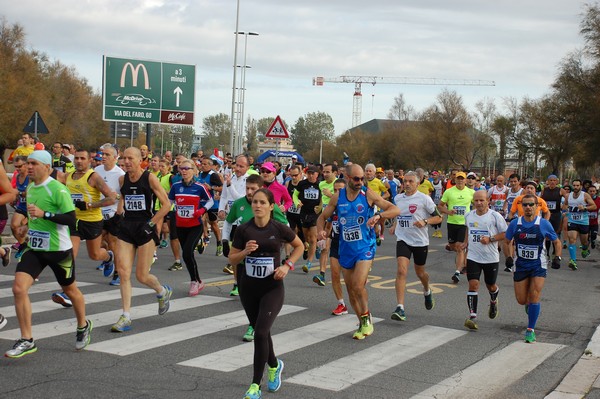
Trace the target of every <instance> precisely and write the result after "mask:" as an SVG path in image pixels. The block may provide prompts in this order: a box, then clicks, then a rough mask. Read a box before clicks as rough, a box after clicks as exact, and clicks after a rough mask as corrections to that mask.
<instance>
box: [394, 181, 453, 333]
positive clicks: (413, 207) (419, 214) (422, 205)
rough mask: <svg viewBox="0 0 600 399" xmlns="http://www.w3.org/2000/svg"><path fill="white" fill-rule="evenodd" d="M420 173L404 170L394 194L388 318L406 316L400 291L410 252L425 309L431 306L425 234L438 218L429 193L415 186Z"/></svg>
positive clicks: (439, 217) (417, 185)
mask: <svg viewBox="0 0 600 399" xmlns="http://www.w3.org/2000/svg"><path fill="white" fill-rule="evenodd" d="M419 181H420V177H419V174H418V173H417V172H412V171H411V172H407V173H406V174H405V175H404V193H402V194H398V195H396V197H395V198H394V203H395V204H396V206H397V207H398V208H399V209H400V215H399V216H397V217H396V220H394V224H393V226H392V227H391V228H390V234H394V233H395V234H396V239H397V242H396V258H397V261H398V269H397V272H396V283H395V287H396V300H397V302H396V303H397V305H396V310H394V313H392V320H398V321H404V320H406V313H405V311H404V294H405V291H406V275H407V274H408V266H409V264H410V258H411V256H413V255H414V257H415V261H414V267H415V273H416V275H417V277H418V278H419V280H420V281H421V284H422V285H423V295H424V296H425V309H427V310H431V309H433V307H434V306H435V301H434V299H433V293H432V292H431V288H430V287H429V274H427V272H426V271H425V263H426V262H427V254H428V252H429V234H428V231H427V226H428V225H429V224H438V223H441V222H442V217H441V216H440V214H439V212H438V210H437V207H436V206H435V204H434V202H433V200H432V199H431V196H429V195H427V194H423V193H422V192H420V191H419V190H418V187H419Z"/></svg>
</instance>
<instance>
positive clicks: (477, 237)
mask: <svg viewBox="0 0 600 399" xmlns="http://www.w3.org/2000/svg"><path fill="white" fill-rule="evenodd" d="M469 235H470V236H471V242H472V243H478V242H481V238H482V237H487V236H490V232H489V231H487V230H469Z"/></svg>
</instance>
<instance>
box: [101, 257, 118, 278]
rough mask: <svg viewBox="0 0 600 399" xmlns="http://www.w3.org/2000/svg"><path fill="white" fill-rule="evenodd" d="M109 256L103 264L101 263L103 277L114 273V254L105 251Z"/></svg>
mask: <svg viewBox="0 0 600 399" xmlns="http://www.w3.org/2000/svg"><path fill="white" fill-rule="evenodd" d="M107 252H108V254H109V255H110V258H109V259H108V260H106V261H104V262H102V265H100V266H103V270H104V277H110V276H112V274H113V273H114V272H115V254H113V251H107Z"/></svg>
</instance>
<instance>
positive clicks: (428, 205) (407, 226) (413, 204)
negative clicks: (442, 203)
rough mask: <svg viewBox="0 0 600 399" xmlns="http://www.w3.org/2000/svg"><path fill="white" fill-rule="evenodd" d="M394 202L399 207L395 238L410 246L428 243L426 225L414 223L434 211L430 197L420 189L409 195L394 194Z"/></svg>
mask: <svg viewBox="0 0 600 399" xmlns="http://www.w3.org/2000/svg"><path fill="white" fill-rule="evenodd" d="M394 203H395V204H396V206H397V207H398V208H400V215H398V216H396V231H395V233H396V239H397V240H398V241H404V242H405V243H406V244H408V245H410V246H411V247H424V246H427V245H429V234H428V230H427V225H425V226H424V227H416V226H415V225H414V223H415V222H416V221H418V220H424V219H427V218H429V217H430V216H431V214H432V213H434V212H435V209H436V207H435V204H434V203H433V200H432V199H431V197H430V196H428V195H425V194H423V193H422V192H420V191H417V192H416V193H414V194H413V195H410V196H409V195H406V193H402V194H398V195H396V197H395V198H394Z"/></svg>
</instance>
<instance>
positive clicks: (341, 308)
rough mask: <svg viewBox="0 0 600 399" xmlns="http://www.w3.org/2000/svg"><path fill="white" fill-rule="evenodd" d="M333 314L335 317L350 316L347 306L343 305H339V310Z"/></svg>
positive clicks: (335, 310) (336, 309)
mask: <svg viewBox="0 0 600 399" xmlns="http://www.w3.org/2000/svg"><path fill="white" fill-rule="evenodd" d="M331 314H332V315H334V316H342V315H345V314H348V308H347V307H346V305H342V304H341V303H338V305H337V308H335V309H333V311H332V312H331Z"/></svg>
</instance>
